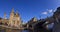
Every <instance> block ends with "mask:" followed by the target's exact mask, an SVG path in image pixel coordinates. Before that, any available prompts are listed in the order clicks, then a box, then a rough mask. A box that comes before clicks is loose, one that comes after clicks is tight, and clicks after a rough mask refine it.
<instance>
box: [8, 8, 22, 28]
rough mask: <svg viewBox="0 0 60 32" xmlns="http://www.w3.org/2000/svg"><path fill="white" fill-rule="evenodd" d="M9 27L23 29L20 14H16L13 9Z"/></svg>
mask: <svg viewBox="0 0 60 32" xmlns="http://www.w3.org/2000/svg"><path fill="white" fill-rule="evenodd" d="M8 26H12V27H21V26H22V25H21V18H20V16H19V13H18V12H16V13H15V12H14V9H12V12H11V13H10V18H9V22H8Z"/></svg>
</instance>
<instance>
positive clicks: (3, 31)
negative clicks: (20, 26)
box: [0, 29, 33, 32]
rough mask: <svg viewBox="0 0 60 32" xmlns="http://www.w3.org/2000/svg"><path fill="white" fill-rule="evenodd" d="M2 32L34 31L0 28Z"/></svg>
mask: <svg viewBox="0 0 60 32" xmlns="http://www.w3.org/2000/svg"><path fill="white" fill-rule="evenodd" d="M0 32H33V31H32V30H11V29H0Z"/></svg>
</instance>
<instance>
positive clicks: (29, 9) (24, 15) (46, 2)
mask: <svg viewBox="0 0 60 32" xmlns="http://www.w3.org/2000/svg"><path fill="white" fill-rule="evenodd" d="M59 6H60V0H0V17H2V18H3V17H4V12H6V14H7V18H9V16H10V12H11V10H12V8H14V10H15V12H16V10H17V11H18V13H19V14H20V16H21V19H22V20H23V21H24V22H27V21H28V20H30V19H31V18H33V17H36V18H37V19H40V16H41V18H46V17H47V16H51V15H52V13H53V12H52V11H54V10H56V8H57V7H59Z"/></svg>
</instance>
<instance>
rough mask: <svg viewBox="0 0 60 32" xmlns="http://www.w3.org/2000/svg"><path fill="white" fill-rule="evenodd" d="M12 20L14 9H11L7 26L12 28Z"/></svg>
mask: <svg viewBox="0 0 60 32" xmlns="http://www.w3.org/2000/svg"><path fill="white" fill-rule="evenodd" d="M13 18H14V8H12V12H11V13H10V19H9V24H8V25H9V26H13Z"/></svg>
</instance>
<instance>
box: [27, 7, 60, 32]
mask: <svg viewBox="0 0 60 32" xmlns="http://www.w3.org/2000/svg"><path fill="white" fill-rule="evenodd" d="M59 21H60V7H58V8H57V9H56V11H55V12H54V13H53V16H51V17H47V18H45V19H40V20H38V19H37V18H36V17H33V18H32V19H31V20H29V21H28V23H27V27H28V28H33V29H34V31H35V32H40V31H41V32H57V31H60V24H59V23H60V22H59Z"/></svg>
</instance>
